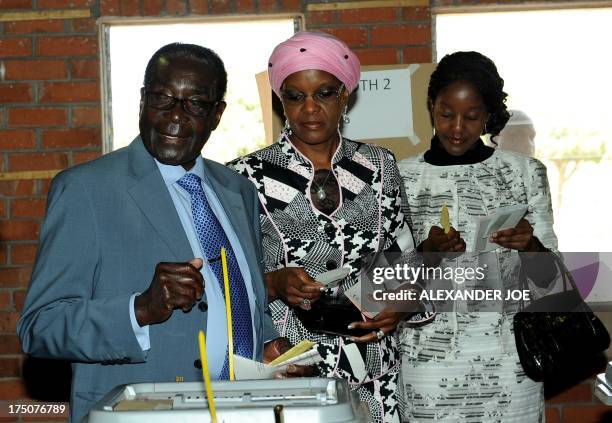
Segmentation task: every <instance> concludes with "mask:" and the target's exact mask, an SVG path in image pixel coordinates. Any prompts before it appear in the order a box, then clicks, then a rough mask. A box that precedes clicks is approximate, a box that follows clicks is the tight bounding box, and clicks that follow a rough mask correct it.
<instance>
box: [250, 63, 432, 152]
mask: <svg viewBox="0 0 612 423" xmlns="http://www.w3.org/2000/svg"><path fill="white" fill-rule="evenodd" d="M434 68H435V65H434V64H432V63H420V64H404V65H385V66H363V67H362V68H361V78H360V80H359V86H358V87H357V89H356V90H355V91H354V92H353V93H352V94H351V97H350V99H349V110H348V116H349V118H350V123H348V124H342V127H341V130H342V134H343V135H344V136H345V137H347V138H350V139H352V140H355V141H362V142H369V143H373V144H377V145H381V146H383V147H386V148H388V149H389V150H391V151H393V153H394V154H395V156H396V158H397V160H401V159H404V158H406V157H409V156H412V155H415V154H418V153H420V152H422V151H425V150H427V149H428V148H429V141H430V139H431V135H432V127H431V122H430V119H429V112H428V111H427V84H428V83H429V76H430V75H431V73H432V72H433V70H434ZM256 79H257V84H258V88H259V97H260V101H261V105H262V113H263V122H264V127H265V132H266V141H267V142H268V143H270V144H271V143H273V142H274V141H276V138H277V137H278V134H279V133H280V131H281V129H282V127H283V126H284V122H285V118H284V116H283V110H282V105H281V104H280V101H279V100H278V98H276V96H275V95H274V93H273V92H272V90H271V88H270V84H269V82H268V74H267V71H265V72H261V73H259V74H257V75H256Z"/></svg>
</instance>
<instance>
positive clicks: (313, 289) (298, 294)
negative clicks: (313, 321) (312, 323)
mask: <svg viewBox="0 0 612 423" xmlns="http://www.w3.org/2000/svg"><path fill="white" fill-rule="evenodd" d="M266 285H267V286H268V298H269V300H270V301H274V300H276V299H281V300H283V301H284V302H285V304H287V305H289V306H291V307H300V308H303V309H304V310H310V303H313V302H315V301H317V300H318V299H319V298H320V297H321V289H325V285H323V284H320V283H318V282H316V281H315V280H314V279H313V278H311V277H310V275H309V274H308V273H306V271H305V270H304V268H303V267H283V268H282V269H278V270H275V271H273V272H269V273H266Z"/></svg>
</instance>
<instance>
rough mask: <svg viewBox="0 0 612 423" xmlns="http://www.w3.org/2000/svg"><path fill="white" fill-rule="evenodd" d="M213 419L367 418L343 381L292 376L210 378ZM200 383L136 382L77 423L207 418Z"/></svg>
mask: <svg viewBox="0 0 612 423" xmlns="http://www.w3.org/2000/svg"><path fill="white" fill-rule="evenodd" d="M212 388H213V392H214V397H215V408H216V412H217V421H218V422H219V423H223V422H224V423H246V422H249V423H251V422H253V423H255V422H262V423H263V422H271V423H276V422H286V423H300V422H303V423H317V422H325V423H335V422H338V423H340V422H363V423H365V422H370V421H371V418H370V413H369V411H368V409H367V406H366V405H365V404H363V403H360V402H359V397H358V395H357V393H356V392H351V391H350V390H349V388H348V384H347V382H346V381H345V380H340V379H325V378H294V379H273V380H241V381H233V382H230V381H215V382H213V383H212ZM210 421H211V417H210V412H209V409H208V402H207V399H206V394H205V390H204V383H203V382H182V383H136V384H131V385H122V386H119V387H117V388H115V389H113V390H112V391H111V392H109V393H108V394H107V395H105V396H104V397H103V398H102V399H101V400H100V401H99V402H98V403H97V404H96V405H95V406H94V407H93V408H92V409H91V411H90V412H89V414H88V416H87V417H86V418H85V419H84V420H83V423H133V422H138V423H141V422H147V423H171V422H181V423H189V422H198V423H204V422H210Z"/></svg>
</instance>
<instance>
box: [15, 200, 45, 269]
mask: <svg viewBox="0 0 612 423" xmlns="http://www.w3.org/2000/svg"><path fill="white" fill-rule="evenodd" d="M45 205H46V202H45V200H41V199H17V198H15V199H13V200H11V217H12V218H16V217H18V218H21V217H44V215H45ZM15 264H16V263H15Z"/></svg>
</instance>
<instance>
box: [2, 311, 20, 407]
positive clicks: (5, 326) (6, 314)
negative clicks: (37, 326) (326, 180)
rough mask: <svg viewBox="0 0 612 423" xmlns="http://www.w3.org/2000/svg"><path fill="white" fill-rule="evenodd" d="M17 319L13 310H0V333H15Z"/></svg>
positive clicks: (17, 314)
mask: <svg viewBox="0 0 612 423" xmlns="http://www.w3.org/2000/svg"><path fill="white" fill-rule="evenodd" d="M17 320H19V313H16V312H14V311H2V312H0V333H15V330H16V328H17ZM1 383H2V382H0V395H2V393H1V392H2V385H1ZM0 398H1V396H0Z"/></svg>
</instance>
